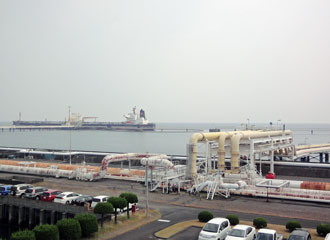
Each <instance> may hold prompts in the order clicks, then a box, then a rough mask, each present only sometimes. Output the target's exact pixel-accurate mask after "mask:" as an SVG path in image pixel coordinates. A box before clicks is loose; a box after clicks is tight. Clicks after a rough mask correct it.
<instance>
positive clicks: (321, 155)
mask: <svg viewBox="0 0 330 240" xmlns="http://www.w3.org/2000/svg"><path fill="white" fill-rule="evenodd" d="M320 163H323V153H320Z"/></svg>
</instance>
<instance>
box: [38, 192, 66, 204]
mask: <svg viewBox="0 0 330 240" xmlns="http://www.w3.org/2000/svg"><path fill="white" fill-rule="evenodd" d="M61 193H62V192H61V191H58V190H52V189H49V190H48V191H45V192H43V193H42V194H41V196H40V200H41V201H46V202H52V201H54V198H55V197H56V196H57V195H59V194H61Z"/></svg>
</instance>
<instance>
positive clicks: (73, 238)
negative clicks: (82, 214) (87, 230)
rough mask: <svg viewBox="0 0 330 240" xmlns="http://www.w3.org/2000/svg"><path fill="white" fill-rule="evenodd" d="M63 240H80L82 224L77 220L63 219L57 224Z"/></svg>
mask: <svg viewBox="0 0 330 240" xmlns="http://www.w3.org/2000/svg"><path fill="white" fill-rule="evenodd" d="M56 226H57V227H58V231H59V232H60V239H61V240H78V239H80V238H81V228H80V224H79V222H78V221H77V220H76V219H72V218H71V219H66V218H64V219H62V220H60V221H58V222H57V223H56Z"/></svg>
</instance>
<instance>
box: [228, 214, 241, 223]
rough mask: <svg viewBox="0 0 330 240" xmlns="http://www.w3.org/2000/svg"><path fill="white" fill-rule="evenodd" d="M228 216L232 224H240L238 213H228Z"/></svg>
mask: <svg viewBox="0 0 330 240" xmlns="http://www.w3.org/2000/svg"><path fill="white" fill-rule="evenodd" d="M226 218H227V219H228V220H229V222H230V225H237V224H239V218H238V216H236V215H233V214H229V215H227V217H226Z"/></svg>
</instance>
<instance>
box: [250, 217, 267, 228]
mask: <svg viewBox="0 0 330 240" xmlns="http://www.w3.org/2000/svg"><path fill="white" fill-rule="evenodd" d="M253 226H255V227H256V228H257V229H260V228H265V227H267V221H266V219H264V218H255V219H253Z"/></svg>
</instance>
